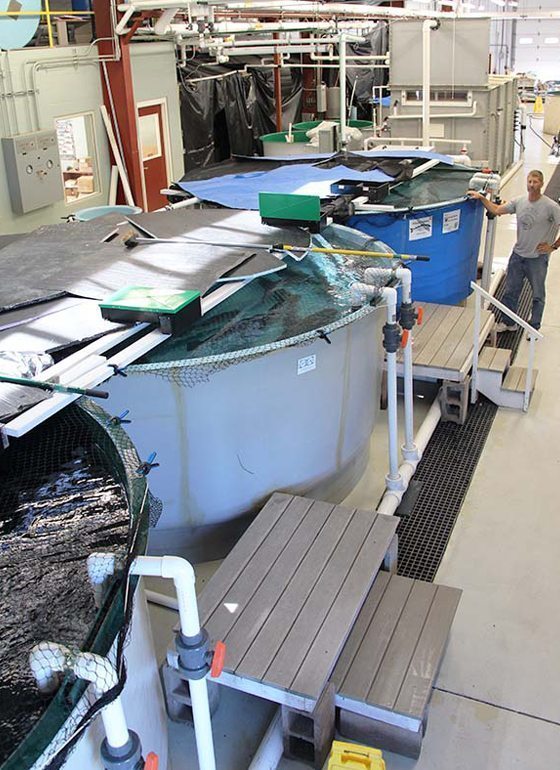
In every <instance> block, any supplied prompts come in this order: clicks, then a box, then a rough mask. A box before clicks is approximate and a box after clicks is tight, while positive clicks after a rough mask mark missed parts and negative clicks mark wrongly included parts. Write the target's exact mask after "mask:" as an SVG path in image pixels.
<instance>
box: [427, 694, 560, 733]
mask: <svg viewBox="0 0 560 770" xmlns="http://www.w3.org/2000/svg"><path fill="white" fill-rule="evenodd" d="M434 690H437V691H438V692H443V693H445V694H446V695H455V696H456V697H457V698H464V699H465V700H470V701H473V702H474V703H482V704H483V705H484V706H492V708H495V709H499V710H500V711H508V712H509V713H510V714H518V715H519V716H523V717H529V719H535V720H537V721H538V722H545V723H546V724H549V725H555V727H560V722H555V721H554V719H546V717H539V716H537V715H536V714H529V712H528V711H518V710H517V709H513V708H510V707H509V706H503V705H500V704H499V703H493V702H492V701H489V700H484V699H483V698H475V697H474V696H472V695H466V694H464V693H460V692H455V691H454V690H446V689H445V688H444V687H435V686H434Z"/></svg>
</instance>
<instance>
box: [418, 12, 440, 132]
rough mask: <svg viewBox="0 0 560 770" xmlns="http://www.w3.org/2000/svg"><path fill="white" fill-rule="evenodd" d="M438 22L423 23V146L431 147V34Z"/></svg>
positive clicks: (429, 20)
mask: <svg viewBox="0 0 560 770" xmlns="http://www.w3.org/2000/svg"><path fill="white" fill-rule="evenodd" d="M437 26H438V22H437V21H434V19H426V20H425V21H423V22H422V145H423V146H424V147H429V146H430V75H431V73H430V66H431V56H430V54H431V48H430V46H431V41H430V32H431V31H432V29H436V28H437Z"/></svg>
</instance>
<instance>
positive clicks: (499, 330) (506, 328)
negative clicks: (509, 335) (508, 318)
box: [494, 321, 518, 334]
mask: <svg viewBox="0 0 560 770" xmlns="http://www.w3.org/2000/svg"><path fill="white" fill-rule="evenodd" d="M517 328H518V327H517V324H511V326H508V325H507V324H505V323H504V322H503V321H502V322H501V323H499V324H496V326H495V327H494V329H495V330H496V332H497V333H498V334H501V333H502V332H514V331H516V330H517Z"/></svg>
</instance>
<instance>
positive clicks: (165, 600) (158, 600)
mask: <svg viewBox="0 0 560 770" xmlns="http://www.w3.org/2000/svg"><path fill="white" fill-rule="evenodd" d="M144 594H145V595H146V601H147V602H149V603H150V604H157V605H159V606H160V607H166V608H167V609H168V610H175V612H179V604H178V603H177V599H176V598H175V597H174V596H167V594H160V593H159V591H149V590H148V589H144Z"/></svg>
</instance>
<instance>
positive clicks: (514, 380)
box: [502, 366, 539, 393]
mask: <svg viewBox="0 0 560 770" xmlns="http://www.w3.org/2000/svg"><path fill="white" fill-rule="evenodd" d="M538 373H539V370H538V369H533V376H532V382H531V391H533V390H534V388H535V382H536V380H537V375H538ZM526 376H527V367H525V366H512V367H510V369H509V371H508V373H507V374H506V377H505V380H504V382H503V385H502V390H511V391H514V392H516V393H523V391H524V390H525V378H526Z"/></svg>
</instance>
